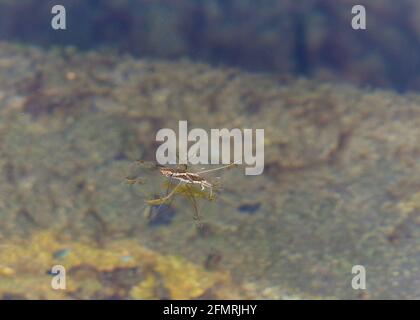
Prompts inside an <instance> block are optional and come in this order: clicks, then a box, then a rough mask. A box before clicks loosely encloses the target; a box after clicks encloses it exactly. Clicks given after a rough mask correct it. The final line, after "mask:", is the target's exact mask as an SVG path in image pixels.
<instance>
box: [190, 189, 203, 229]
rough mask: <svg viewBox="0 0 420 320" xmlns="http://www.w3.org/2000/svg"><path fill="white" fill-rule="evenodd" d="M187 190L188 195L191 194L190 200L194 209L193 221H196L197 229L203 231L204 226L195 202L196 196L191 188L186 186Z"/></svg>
mask: <svg viewBox="0 0 420 320" xmlns="http://www.w3.org/2000/svg"><path fill="white" fill-rule="evenodd" d="M186 188H187V190H188V193H189V194H190V196H189V197H188V199H190V201H191V203H192V205H193V208H194V213H193V219H194V222H195V225H196V226H197V228H199V229H201V228H202V227H203V224H202V223H201V218H200V214H199V212H198V206H197V201H196V200H195V197H194V194H193V192H192V191H191V186H189V185H186Z"/></svg>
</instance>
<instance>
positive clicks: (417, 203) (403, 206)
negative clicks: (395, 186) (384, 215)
mask: <svg viewBox="0 0 420 320" xmlns="http://www.w3.org/2000/svg"><path fill="white" fill-rule="evenodd" d="M398 209H400V211H401V212H402V213H403V214H410V213H411V212H413V211H415V210H419V209H420V192H417V193H415V194H413V195H412V196H411V197H410V198H409V199H408V200H406V201H402V202H400V203H399V204H398Z"/></svg>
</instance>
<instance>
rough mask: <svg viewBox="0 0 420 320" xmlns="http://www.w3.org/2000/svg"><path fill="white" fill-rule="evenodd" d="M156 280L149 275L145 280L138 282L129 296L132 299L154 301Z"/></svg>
mask: <svg viewBox="0 0 420 320" xmlns="http://www.w3.org/2000/svg"><path fill="white" fill-rule="evenodd" d="M155 292H156V278H155V276H153V275H151V274H149V275H148V276H147V278H146V280H144V281H142V282H140V283H139V284H138V285H136V286H134V287H133V288H132V289H131V292H130V296H131V298H133V299H139V300H140V299H155V298H156V293H155Z"/></svg>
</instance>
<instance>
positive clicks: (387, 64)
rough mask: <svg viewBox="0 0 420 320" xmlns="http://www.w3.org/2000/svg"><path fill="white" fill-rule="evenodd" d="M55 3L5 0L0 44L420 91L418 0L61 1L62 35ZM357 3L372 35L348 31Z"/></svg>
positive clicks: (0, 18) (0, 17) (0, 14)
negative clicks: (106, 51) (55, 24)
mask: <svg viewBox="0 0 420 320" xmlns="http://www.w3.org/2000/svg"><path fill="white" fill-rule="evenodd" d="M56 2H57V1H47V0H43V1H33V0H21V1H8V0H1V1H0V39H4V40H13V41H24V42H27V43H31V44H36V45H41V46H43V47H51V46H56V45H70V46H75V47H77V48H79V49H83V50H87V49H98V48H102V47H110V48H112V49H113V50H117V51H119V52H126V53H130V54H133V55H135V56H138V57H159V58H169V59H177V58H178V59H179V58H184V57H187V58H189V59H192V60H195V61H204V62H208V63H211V64H214V65H229V66H236V67H241V68H244V69H245V70H250V71H263V72H270V73H275V74H293V75H302V76H310V77H316V78H319V79H323V80H334V81H337V80H338V81H350V82H352V83H355V84H360V85H364V86H375V87H387V88H393V89H395V90H398V91H406V90H417V89H419V88H420V76H419V72H418V71H419V69H420V43H419V39H420V3H419V2H418V1H416V0H401V1H398V3H395V1H392V0H362V1H358V2H357V3H355V2H354V1H352V0H339V1H330V0H302V1H293V0H281V1H279V0H264V1H258V2H256V1H252V0H199V1H194V0H176V1H172V0H154V1H151V0H115V1H101V0H63V1H60V4H62V5H64V6H65V7H66V9H67V17H68V28H67V30H66V31H65V32H55V31H54V30H52V28H49V24H50V17H51V14H50V11H51V7H52V6H53V5H54V4H58V2H57V3H56ZM355 4H361V5H364V6H365V8H366V11H367V12H368V17H367V28H368V30H367V31H365V32H363V31H361V32H354V30H353V29H352V28H350V27H349V26H350V23H351V17H352V15H351V8H352V6H354V5H355ZM16 17H19V19H17V18H16Z"/></svg>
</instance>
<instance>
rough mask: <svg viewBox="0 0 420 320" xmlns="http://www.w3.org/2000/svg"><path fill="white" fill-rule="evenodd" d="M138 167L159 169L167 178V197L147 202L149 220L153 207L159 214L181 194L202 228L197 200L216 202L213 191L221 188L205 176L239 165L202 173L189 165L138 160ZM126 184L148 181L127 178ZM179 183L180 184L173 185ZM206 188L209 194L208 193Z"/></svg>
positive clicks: (230, 165)
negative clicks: (191, 168)
mask: <svg viewBox="0 0 420 320" xmlns="http://www.w3.org/2000/svg"><path fill="white" fill-rule="evenodd" d="M135 163H136V164H137V165H140V166H142V167H146V168H149V169H158V171H159V173H160V175H161V176H162V177H165V178H167V179H168V180H167V181H166V188H167V189H166V195H165V196H163V197H158V198H155V199H149V200H146V204H148V205H149V207H148V208H147V216H148V218H150V217H151V215H152V212H153V210H152V207H154V206H158V208H157V210H155V212H156V214H158V213H159V209H160V208H161V206H162V205H163V204H168V203H169V204H170V203H171V202H172V200H173V198H174V197H175V195H177V194H180V195H183V196H185V197H187V198H188V199H189V200H190V202H191V204H192V206H193V209H194V214H193V219H194V221H195V223H196V225H197V227H200V228H201V227H202V224H201V220H200V215H199V210H198V205H197V198H204V199H206V200H208V201H212V200H215V197H214V193H213V190H214V189H215V188H217V187H219V186H220V184H219V183H213V182H210V181H209V179H208V178H206V177H205V176H203V175H205V174H207V173H210V172H215V171H219V170H223V169H227V168H229V167H233V166H236V165H237V164H236V163H235V162H234V163H231V164H228V165H224V166H221V167H218V168H214V169H208V170H202V171H197V172H194V171H191V170H188V167H187V165H180V166H178V167H167V166H162V165H159V164H157V163H154V162H147V161H143V160H138V161H136V162H135ZM125 180H126V182H127V183H128V184H130V185H133V184H145V183H146V181H145V180H144V179H143V178H140V177H132V176H128V177H126V178H125ZM174 181H177V182H178V183H175V184H174V183H173V182H174ZM195 186H199V187H200V189H197V188H195ZM206 188H207V190H208V193H207V192H206Z"/></svg>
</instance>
